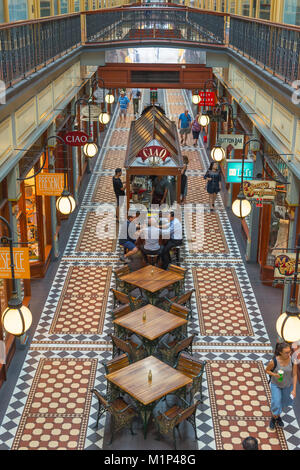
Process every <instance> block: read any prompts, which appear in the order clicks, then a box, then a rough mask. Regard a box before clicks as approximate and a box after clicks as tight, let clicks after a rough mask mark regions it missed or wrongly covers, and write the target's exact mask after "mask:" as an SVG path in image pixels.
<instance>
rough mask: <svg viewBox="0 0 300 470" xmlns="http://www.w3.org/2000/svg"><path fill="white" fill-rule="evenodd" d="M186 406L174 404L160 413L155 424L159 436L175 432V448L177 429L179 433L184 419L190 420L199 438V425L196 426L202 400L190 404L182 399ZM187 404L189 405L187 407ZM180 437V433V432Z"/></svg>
mask: <svg viewBox="0 0 300 470" xmlns="http://www.w3.org/2000/svg"><path fill="white" fill-rule="evenodd" d="M181 400H182V402H183V404H184V407H180V406H177V405H174V406H172V408H169V409H168V410H167V411H165V412H164V413H160V414H159V415H158V416H157V417H156V418H155V424H156V427H157V430H158V433H159V437H160V436H161V435H168V434H170V433H172V434H173V443H174V447H175V450H177V448H176V433H175V431H176V429H177V431H178V434H179V425H180V424H181V423H183V421H188V422H190V423H191V424H192V426H193V428H194V432H195V437H196V439H198V436H197V427H196V418H195V416H196V409H197V406H198V405H199V404H200V401H199V400H198V401H196V403H194V404H192V405H190V406H188V404H187V403H186V402H185V400H183V399H181ZM186 406H187V407H186ZM179 437H180V434H179Z"/></svg>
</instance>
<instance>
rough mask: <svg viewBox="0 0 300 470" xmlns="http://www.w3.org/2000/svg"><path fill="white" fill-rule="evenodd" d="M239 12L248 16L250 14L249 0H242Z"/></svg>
mask: <svg viewBox="0 0 300 470" xmlns="http://www.w3.org/2000/svg"><path fill="white" fill-rule="evenodd" d="M241 14H242V15H243V16H249V15H250V1H249V0H242V3H241Z"/></svg>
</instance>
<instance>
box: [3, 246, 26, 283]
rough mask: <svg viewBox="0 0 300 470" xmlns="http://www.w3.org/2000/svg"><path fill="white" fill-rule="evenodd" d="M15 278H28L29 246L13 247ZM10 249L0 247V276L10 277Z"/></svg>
mask: <svg viewBox="0 0 300 470" xmlns="http://www.w3.org/2000/svg"><path fill="white" fill-rule="evenodd" d="M13 252H14V265H15V278H16V279H30V265H29V248H13ZM10 265H11V259H10V250H9V248H6V247H1V248H0V278H1V279H11V267H10Z"/></svg>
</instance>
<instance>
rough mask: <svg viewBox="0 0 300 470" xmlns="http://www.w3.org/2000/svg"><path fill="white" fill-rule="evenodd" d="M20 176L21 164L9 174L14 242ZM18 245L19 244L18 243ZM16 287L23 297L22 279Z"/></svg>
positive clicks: (10, 222)
mask: <svg viewBox="0 0 300 470" xmlns="http://www.w3.org/2000/svg"><path fill="white" fill-rule="evenodd" d="M17 178H19V165H17V166H15V168H14V169H13V170H11V172H10V173H9V174H8V175H7V196H8V211H9V220H8V222H9V224H10V226H11V229H12V239H13V243H17V242H18V241H19V240H18V224H17V217H16V215H17V213H18V206H17V203H18V201H19V199H20V196H21V193H20V182H19V181H17ZM17 246H18V245H17ZM16 287H17V293H18V297H19V298H20V299H22V291H21V281H20V279H16Z"/></svg>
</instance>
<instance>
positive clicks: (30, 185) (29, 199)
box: [24, 168, 40, 262]
mask: <svg viewBox="0 0 300 470" xmlns="http://www.w3.org/2000/svg"><path fill="white" fill-rule="evenodd" d="M33 174H34V169H33V168H32V170H31V171H30V172H29V174H28V176H32V175H33ZM24 186H25V211H26V225H27V241H28V244H29V245H28V246H29V259H30V262H34V261H38V260H39V258H40V250H39V242H38V240H39V237H38V229H37V227H38V220H37V204H36V196H35V183H34V178H32V179H30V180H27V181H25V185H24Z"/></svg>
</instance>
